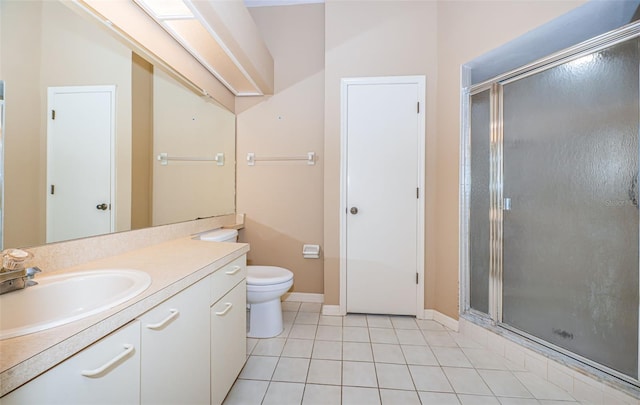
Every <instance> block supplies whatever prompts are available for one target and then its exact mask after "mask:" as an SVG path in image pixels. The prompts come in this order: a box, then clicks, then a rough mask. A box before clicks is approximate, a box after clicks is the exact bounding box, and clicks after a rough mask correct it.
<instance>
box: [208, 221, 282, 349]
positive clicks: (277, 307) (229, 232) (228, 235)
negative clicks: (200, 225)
mask: <svg viewBox="0 0 640 405" xmlns="http://www.w3.org/2000/svg"><path fill="white" fill-rule="evenodd" d="M199 238H200V239H201V240H206V241H211V242H235V241H236V240H237V239H238V231H237V230H235V229H216V230H215V231H211V232H207V233H205V234H202V235H200V237H199ZM292 285H293V273H292V272H291V271H289V270H287V269H284V268H282V267H275V266H247V304H249V331H248V332H247V336H248V337H252V338H270V337H274V336H278V335H279V334H280V333H282V330H283V325H282V306H281V304H280V297H282V295H283V294H284V293H286V292H287V291H289V288H291V286H292Z"/></svg>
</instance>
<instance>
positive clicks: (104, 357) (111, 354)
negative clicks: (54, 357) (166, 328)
mask: <svg viewBox="0 0 640 405" xmlns="http://www.w3.org/2000/svg"><path fill="white" fill-rule="evenodd" d="M139 398H140V322H138V321H133V322H131V323H129V324H127V325H125V326H123V327H122V328H120V329H118V330H117V331H115V332H113V333H111V334H110V335H108V336H106V337H105V338H103V339H101V340H99V341H98V342H96V343H94V344H93V345H91V346H89V347H87V348H86V349H84V350H82V351H81V352H80V353H78V354H76V355H74V356H73V357H71V358H69V359H67V360H65V361H63V362H62V363H60V364H59V365H57V366H56V367H54V368H53V369H51V370H49V371H47V372H46V373H44V374H42V375H40V376H39V377H37V378H35V379H34V380H31V381H30V382H29V383H27V384H25V385H23V386H22V387H20V388H18V389H17V390H15V391H13V392H11V393H9V394H8V395H6V396H4V397H2V399H0V403H1V404H2V405H13V404H20V405H27V404H34V405H35V404H37V405H41V404H64V405H68V404H105V405H116V404H135V403H137V402H138V401H139Z"/></svg>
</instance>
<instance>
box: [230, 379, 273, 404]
mask: <svg viewBox="0 0 640 405" xmlns="http://www.w3.org/2000/svg"><path fill="white" fill-rule="evenodd" d="M268 387H269V382H268V381H255V380H236V382H235V384H233V387H231V390H230V391H229V394H227V398H225V400H224V402H223V404H224V405H260V404H261V403H262V399H263V398H264V396H265V393H266V392H267V388H268Z"/></svg>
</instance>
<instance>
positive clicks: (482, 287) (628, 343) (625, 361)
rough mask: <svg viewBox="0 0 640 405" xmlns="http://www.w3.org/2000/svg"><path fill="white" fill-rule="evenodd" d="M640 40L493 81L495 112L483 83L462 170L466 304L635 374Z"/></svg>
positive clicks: (555, 345) (474, 98)
mask: <svg viewBox="0 0 640 405" xmlns="http://www.w3.org/2000/svg"><path fill="white" fill-rule="evenodd" d="M639 46H640V41H639V40H638V38H633V39H628V40H626V41H624V42H618V43H614V44H613V45H610V46H601V47H600V48H599V49H598V50H596V51H593V52H591V53H585V52H583V53H582V54H580V56H578V57H572V59H571V58H567V59H565V61H564V62H562V61H558V62H554V64H549V65H547V66H538V67H536V69H535V70H531V71H523V72H522V73H520V74H518V75H513V76H511V77H509V78H508V79H505V80H502V81H500V80H499V81H496V82H495V84H494V87H492V88H491V94H492V96H493V97H495V99H496V100H499V101H498V102H497V107H496V108H497V110H499V113H497V114H492V115H489V113H488V112H487V111H485V110H482V108H484V107H485V106H486V105H488V102H487V100H486V98H485V96H486V94H487V93H489V90H486V91H484V92H478V91H476V92H475V93H473V95H471V96H470V99H469V100H470V103H469V104H470V127H471V128H470V131H469V133H470V142H469V145H470V148H471V153H470V154H469V156H470V158H469V162H470V163H469V172H470V175H469V176H468V177H469V179H470V183H471V186H470V192H469V198H468V201H469V213H470V215H469V222H468V223H469V225H468V227H469V228H468V229H469V231H468V232H469V241H470V244H469V267H470V274H469V280H470V286H469V295H470V299H469V308H470V309H475V310H476V311H480V312H481V313H486V314H488V315H486V316H488V317H492V318H495V319H494V321H496V322H497V323H498V324H499V325H501V326H502V327H504V328H506V329H509V330H511V331H512V332H515V333H517V334H520V335H523V336H525V337H528V338H530V339H532V340H535V341H538V342H539V343H542V344H544V345H546V346H548V347H550V348H552V349H555V350H558V351H560V352H564V353H565V354H568V355H570V356H573V357H575V358H577V359H579V360H582V361H585V362H587V363H589V364H591V365H595V366H597V367H600V366H604V367H600V368H602V369H603V370H604V371H609V372H612V374H618V375H622V376H627V377H630V378H631V379H632V380H636V381H637V380H638V326H639V325H638V315H639V314H638V304H639V300H638V294H639V288H638V284H639V279H638V266H639V263H638V257H639V249H638V243H639V238H638V228H639V217H638V155H639V150H638V133H639V131H640V124H639V123H640V113H639V111H640V103H639V95H640V88H639V68H640V51H639ZM550 66H551V67H550ZM485 88H486V85H485ZM474 107H475V111H476V112H480V113H481V114H482V115H483V116H487V117H489V118H490V119H491V123H492V125H491V130H490V131H491V134H492V137H491V150H492V151H498V153H497V154H496V153H492V155H491V162H492V164H491V166H490V167H491V171H492V172H491V174H490V177H491V178H492V179H493V180H492V183H491V184H489V185H487V180H486V179H487V177H489V174H488V173H487V170H489V165H488V163H487V162H485V161H484V160H483V159H484V158H483V157H484V156H486V155H487V151H486V149H485V148H486V143H487V142H486V139H488V138H486V133H487V132H488V131H489V129H488V127H487V125H486V123H485V122H484V121H483V120H482V119H479V118H477V117H474ZM474 148H475V150H474ZM474 159H475V162H474ZM495 162H501V163H500V164H495ZM494 171H495V172H499V175H496V173H494ZM495 179H498V180H499V181H498V182H496V181H495ZM474 193H475V194H474ZM488 194H489V195H491V196H492V201H493V203H492V204H491V207H490V208H488V207H487V206H486V203H487V201H488V198H487V195H488ZM497 196H499V198H497ZM474 210H475V215H474ZM483 211H486V215H484V214H482V212H483ZM496 212H499V213H500V215H498V216H496V215H493V214H491V215H492V217H491V218H492V221H493V220H495V219H496V218H498V222H499V224H498V225H499V226H498V227H497V228H496V227H493V228H491V231H490V232H489V231H487V223H488V218H489V217H488V216H489V215H490V213H496ZM474 219H475V220H474ZM494 228H495V229H499V231H495V230H494ZM482 234H484V235H485V237H486V242H478V240H481V239H482V236H481V235H482ZM474 241H475V242H474ZM489 241H491V246H493V247H491V249H489V248H488V246H489ZM488 251H491V255H492V257H500V261H499V262H497V261H489V260H488V258H487V254H488ZM489 263H490V265H489ZM485 264H486V265H487V266H489V267H491V268H490V269H489V270H488V271H486V270H485V269H486V266H485ZM487 273H488V274H490V277H488V276H487ZM493 281H496V282H497V283H498V284H497V285H498V287H496V288H494V289H493V292H491V291H492V289H491V288H489V285H490V283H491V282H493ZM489 292H491V294H493V297H492V296H491V294H489ZM494 299H495V301H492V300H494ZM491 302H495V304H490V303H491ZM491 305H493V310H491V308H490V307H491Z"/></svg>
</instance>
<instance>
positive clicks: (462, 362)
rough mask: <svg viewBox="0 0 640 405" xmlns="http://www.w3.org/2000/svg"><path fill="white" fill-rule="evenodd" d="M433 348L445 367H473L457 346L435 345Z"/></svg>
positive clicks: (439, 361)
mask: <svg viewBox="0 0 640 405" xmlns="http://www.w3.org/2000/svg"><path fill="white" fill-rule="evenodd" d="M432 350H433V354H434V355H435V356H436V359H438V363H440V365H441V366H443V367H467V368H471V367H473V366H472V365H471V362H469V360H468V359H467V357H466V356H465V355H464V353H463V351H462V350H461V349H459V348H457V347H434V348H433V349H432Z"/></svg>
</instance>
